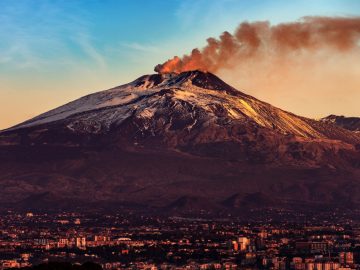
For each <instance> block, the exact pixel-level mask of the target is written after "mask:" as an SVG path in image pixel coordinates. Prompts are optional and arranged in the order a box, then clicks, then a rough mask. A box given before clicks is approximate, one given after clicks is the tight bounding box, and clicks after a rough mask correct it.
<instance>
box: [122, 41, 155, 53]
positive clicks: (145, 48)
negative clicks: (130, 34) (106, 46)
mask: <svg viewBox="0 0 360 270" xmlns="http://www.w3.org/2000/svg"><path fill="white" fill-rule="evenodd" d="M120 45H121V46H123V47H125V48H129V49H132V50H135V51H141V52H147V53H157V52H159V47H157V46H154V45H148V44H140V43H137V42H132V43H121V44H120Z"/></svg>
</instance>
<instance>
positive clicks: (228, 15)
mask: <svg viewBox="0 0 360 270" xmlns="http://www.w3.org/2000/svg"><path fill="white" fill-rule="evenodd" d="M309 15H316V16H359V15H360V1H358V0H302V1H300V0H292V1H289V0H286V1H285V0H273V1H270V0H262V1H260V0H247V1H245V0H237V1H236V0H222V1H221V0H183V1H180V0H103V1H96V0H67V1H63V0H0V87H1V88H0V129H1V128H5V127H7V126H10V125H12V124H15V123H17V122H20V121H22V120H25V119H26V118H28V117H32V116H35V115H36V114H38V113H41V112H44V111H46V110H48V109H51V108H52V107H54V106H58V105H61V104H63V103H64V102H67V101H70V100H72V99H74V98H77V97H80V96H82V95H84V94H87V93H89V92H94V91H97V90H101V89H106V88H110V87H112V86H115V85H119V84H123V83H126V82H128V81H130V80H132V79H135V78H136V77H138V76H140V75H142V74H144V73H152V72H153V67H154V66H155V65H156V64H158V63H160V62H163V61H165V60H167V59H168V58H171V57H172V56H174V55H182V54H184V53H187V52H189V51H190V50H191V49H192V48H194V47H201V46H202V45H205V41H206V38H208V37H210V36H214V37H217V36H218V35H219V34H220V33H221V32H223V31H225V30H227V31H229V32H232V31H233V30H235V28H236V27H237V25H238V24H239V23H240V22H242V21H245V20H247V21H256V20H269V21H271V22H272V23H279V22H285V21H294V20H297V19H299V18H300V17H302V16H309ZM8 100H12V102H11V105H10V104H9V102H8ZM34 103H35V104H34Z"/></svg>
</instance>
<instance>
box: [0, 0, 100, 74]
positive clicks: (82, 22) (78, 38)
mask: <svg viewBox="0 0 360 270" xmlns="http://www.w3.org/2000/svg"><path fill="white" fill-rule="evenodd" d="M6 3H8V4H6ZM76 8H78V7H77V6H76V2H64V4H63V5H59V4H58V2H57V4H56V3H55V2H52V1H31V0H28V1H16V2H15V1H11V2H2V3H1V2H0V9H1V10H2V12H1V15H0V40H1V41H2V42H1V43H0V65H6V66H7V68H11V69H14V68H15V69H27V68H29V69H39V70H42V69H47V68H49V67H51V68H54V67H59V65H66V66H67V68H69V64H71V63H73V64H74V65H79V64H78V63H77V61H76V59H77V58H79V57H80V56H79V55H80V54H82V55H85V59H84V60H85V61H86V60H89V61H92V62H94V63H95V65H96V66H98V67H99V68H105V67H106V61H105V59H104V57H103V55H102V54H101V52H100V51H99V49H98V48H96V47H95V46H94V44H93V40H94V39H93V37H92V35H91V31H90V30H89V24H90V23H89V21H88V17H87V14H86V13H85V12H84V11H82V10H80V9H79V8H78V9H79V11H77V12H76V16H74V15H72V14H71V13H68V12H67V10H68V9H76ZM34 9H36V11H37V12H35V13H34ZM86 58H87V59H86Z"/></svg>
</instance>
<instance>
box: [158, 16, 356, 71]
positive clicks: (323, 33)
mask: <svg viewBox="0 0 360 270" xmlns="http://www.w3.org/2000/svg"><path fill="white" fill-rule="evenodd" d="M359 40H360V17H304V18H302V19H301V20H299V21H296V22H292V23H282V24H278V25H271V24H270V23H269V22H266V21H265V22H253V23H249V22H243V23H241V24H240V25H239V26H238V28H237V30H236V31H235V33H233V34H231V33H229V32H224V33H222V34H221V35H220V37H219V38H217V39H216V38H208V39H207V45H206V46H205V47H204V48H202V49H197V48H196V49H193V50H192V52H191V53H190V54H188V55H184V56H183V57H181V58H180V57H178V56H175V57H174V58H172V59H170V60H168V61H166V62H165V63H163V64H159V65H157V66H156V67H155V71H156V72H159V73H169V72H175V73H180V72H183V71H189V70H195V69H199V70H203V71H209V72H214V73H217V72H218V71H219V70H223V69H232V68H238V67H239V66H241V65H242V63H245V62H248V61H249V60H251V61H259V56H268V55H271V56H272V57H274V56H277V57H279V58H282V59H284V58H286V57H288V56H289V55H290V56H291V55H293V54H294V53H295V54H296V53H298V54H303V53H304V52H306V53H316V52H318V51H320V50H327V51H328V52H330V51H333V52H334V51H335V52H346V51H351V50H353V49H355V48H357V49H358V48H359Z"/></svg>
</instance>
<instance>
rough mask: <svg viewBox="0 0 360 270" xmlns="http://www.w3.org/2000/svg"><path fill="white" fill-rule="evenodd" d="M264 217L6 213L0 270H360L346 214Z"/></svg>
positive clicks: (0, 233)
mask: <svg viewBox="0 0 360 270" xmlns="http://www.w3.org/2000/svg"><path fill="white" fill-rule="evenodd" d="M262 218H263V220H255V219H254V220H252V221H250V222H244V221H243V220H241V219H238V218H235V217H232V216H230V215H229V216H227V217H222V218H216V219H215V218H213V219H210V218H209V219H208V218H205V217H204V218H191V217H180V216H168V217H166V216H162V217H154V216H152V215H151V216H150V215H141V214H138V213H137V214H135V213H132V212H126V213H118V214H117V213H112V214H103V213H96V212H95V213H91V212H87V213H86V214H84V213H76V212H58V213H35V212H16V211H5V212H3V213H2V214H1V215H0V269H9V268H24V267H31V266H34V265H38V264H43V263H47V262H71V263H74V264H83V263H84V262H94V263H96V264H99V265H100V266H101V267H102V268H103V269H151V270H157V269H162V270H165V269H177V270H180V269H189V270H195V269H203V270H205V269H280V270H283V269H295V270H334V269H360V223H358V222H355V221H353V220H351V219H350V218H348V217H347V216H346V215H345V214H341V213H334V214H333V215H332V216H331V215H330V216H329V218H327V219H326V218H324V217H321V218H317V216H316V215H314V216H313V217H310V218H306V219H303V218H302V217H299V220H302V221H296V222H294V221H290V220H293V219H289V220H287V219H286V217H285V218H283V219H282V220H278V221H275V220H274V219H272V218H271V217H270V216H267V215H266V214H263V216H262Z"/></svg>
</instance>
